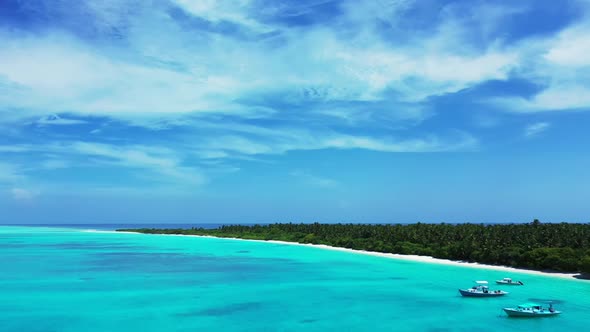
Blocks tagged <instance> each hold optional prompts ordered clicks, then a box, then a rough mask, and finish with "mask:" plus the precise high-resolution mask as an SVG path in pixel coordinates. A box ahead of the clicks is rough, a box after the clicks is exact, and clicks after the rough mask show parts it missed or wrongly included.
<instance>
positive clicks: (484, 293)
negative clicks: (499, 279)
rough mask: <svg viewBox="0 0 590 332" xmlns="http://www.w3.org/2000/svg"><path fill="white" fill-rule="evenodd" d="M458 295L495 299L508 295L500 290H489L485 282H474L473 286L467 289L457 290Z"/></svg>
mask: <svg viewBox="0 0 590 332" xmlns="http://www.w3.org/2000/svg"><path fill="white" fill-rule="evenodd" d="M459 293H461V295H463V296H467V297H496V296H502V295H506V294H508V292H505V291H502V290H490V289H489V288H488V282H487V281H476V282H475V286H473V287H471V288H468V289H459Z"/></svg>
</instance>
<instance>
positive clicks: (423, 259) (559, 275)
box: [87, 230, 579, 280]
mask: <svg viewBox="0 0 590 332" xmlns="http://www.w3.org/2000/svg"><path fill="white" fill-rule="evenodd" d="M87 231H92V232H101V233H102V232H104V233H123V234H124V233H127V234H142V235H166V236H187V237H203V238H214V239H227V240H237V241H253V242H262V243H275V244H284V245H291V246H304V247H312V248H318V249H324V250H332V251H342V252H348V253H352V254H361V255H367V256H376V257H384V258H389V259H397V260H406V261H412V262H419V263H428V264H441V265H451V266H463V267H471V268H477V269H486V270H494V271H506V272H515V273H524V274H532V275H541V276H547V277H555V278H562V279H570V280H571V279H575V280H579V279H578V278H576V277H575V276H577V275H579V274H578V273H557V272H555V273H554V272H543V271H536V270H527V269H517V268H514V267H508V266H500V265H489V264H480V263H470V262H462V261H453V260H449V259H441V258H434V257H431V256H418V255H402V254H391V253H382V252H374V251H366V250H356V249H349V248H340V247H332V246H328V245H325V244H310V243H297V242H287V241H277V240H252V239H240V238H235V237H217V236H210V235H187V234H146V233H139V232H117V231H97V230H87Z"/></svg>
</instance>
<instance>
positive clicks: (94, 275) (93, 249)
mask: <svg viewBox="0 0 590 332" xmlns="http://www.w3.org/2000/svg"><path fill="white" fill-rule="evenodd" d="M215 225H217V224H214V225H213V224H209V227H214V226H215ZM73 226H75V225H71V224H68V225H61V227H47V225H42V226H37V227H23V226H0V262H2V264H0V294H1V296H0V331H1V332H50V331H51V332H81V331H84V332H104V331H109V332H123V331H125V332H139V331H141V332H152V331H154V332H155V331H158V332H162V331H166V332H167V331H183V332H184V331H186V332H189V331H191V332H192V331H224V332H226V331H229V332H234V331H252V332H254V331H256V332H258V331H312V332H313V331H360V332H364V331H371V332H375V331H377V332H378V331H587V330H588V322H589V321H590V282H588V281H582V280H575V279H573V278H572V279H571V280H569V279H561V278H556V277H550V276H540V275H530V274H525V273H509V274H508V273H507V272H502V271H494V270H486V269H480V268H471V267H462V266H447V265H438V264H426V263H419V262H413V261H406V260H395V259H388V258H383V257H374V256H367V255H362V254H355V253H349V252H340V251H332V250H324V249H320V248H313V247H306V246H293V245H286V244H277V243H265V242H254V241H243V240H231V239H216V238H201V237H187V236H167V235H146V234H127V233H116V232H104V231H91V230H88V229H96V230H111V229H115V228H125V227H128V226H131V225H125V224H117V225H115V224H110V225H104V224H103V225H79V226H77V227H79V228H75V227H73ZM133 226H134V227H137V226H146V227H158V226H165V227H171V226H173V225H172V224H166V225H136V224H135V225H133ZM179 226H187V227H192V226H196V225H188V224H180V225H175V226H174V227H179ZM198 226H202V225H198ZM504 277H512V278H513V279H516V280H522V281H523V282H524V284H525V285H524V286H518V287H512V288H507V289H506V290H508V291H510V294H508V295H507V296H505V297H501V298H484V299H477V298H463V297H461V296H460V295H459V293H458V291H457V289H458V288H465V287H470V286H472V285H473V281H474V280H489V281H490V282H491V283H492V284H491V285H490V286H491V287H493V289H495V288H496V286H495V285H494V284H493V280H496V279H500V278H504ZM530 301H535V302H539V301H540V302H543V303H548V302H552V303H554V306H555V308H556V309H558V310H562V311H563V314H562V315H561V316H559V317H554V318H545V319H511V318H508V317H507V316H506V315H505V314H504V313H503V311H502V308H503V307H511V306H515V305H518V304H521V303H524V302H530Z"/></svg>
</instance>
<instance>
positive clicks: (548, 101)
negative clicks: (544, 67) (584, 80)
mask: <svg viewBox="0 0 590 332" xmlns="http://www.w3.org/2000/svg"><path fill="white" fill-rule="evenodd" d="M490 101H491V102H493V103H496V104H497V105H498V106H500V107H505V108H506V109H507V110H510V111H514V112H521V113H527V112H544V111H562V110H581V109H590V88H588V87H587V86H584V85H578V84H576V82H572V85H561V86H560V85H553V86H550V87H548V88H547V89H545V90H543V91H541V92H540V93H538V94H536V95H534V96H533V97H532V98H530V99H525V98H522V97H504V98H494V99H491V100H490Z"/></svg>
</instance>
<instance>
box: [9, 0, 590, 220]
mask: <svg viewBox="0 0 590 332" xmlns="http://www.w3.org/2000/svg"><path fill="white" fill-rule="evenodd" d="M588 36H590V1H587V0H577V1H576V0H564V1H559V4H558V3H557V2H555V1H553V0H521V1H508V0H505V1H483V0H461V1H459V0H457V1H446V0H363V1H356V0H355V1H353V0H339V1H333V0H293V1H278V0H276V1H269V0H227V1H226V0H218V1H213V0H158V1H156V0H154V1H150V0H102V1H78V0H27V1H21V0H1V1H0V223H6V224H15V223H17V224H18V223H133V222H137V223H150V222H153V223H168V222H169V223H178V222H182V223H187V222H188V223H256V222H262V223H268V222H316V221H317V222H371V223H382V222H391V223H397V222H404V223H406V222H418V221H421V222H529V221H531V220H532V219H534V218H538V219H540V220H542V221H550V222H561V221H571V222H589V221H590V204H588V199H587V198H588V197H590V175H589V173H590V171H589V170H590V56H589V54H590V38H589V37H588Z"/></svg>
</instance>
